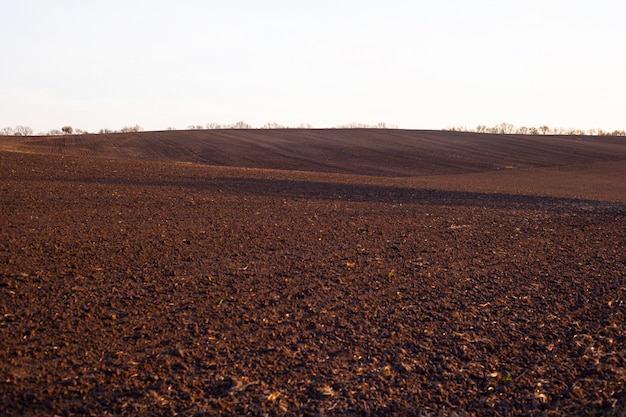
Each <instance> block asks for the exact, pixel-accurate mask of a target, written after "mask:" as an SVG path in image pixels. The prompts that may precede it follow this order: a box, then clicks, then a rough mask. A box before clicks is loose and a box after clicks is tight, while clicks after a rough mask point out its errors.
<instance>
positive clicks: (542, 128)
mask: <svg viewBox="0 0 626 417" xmlns="http://www.w3.org/2000/svg"><path fill="white" fill-rule="evenodd" d="M539 132H541V134H542V135H547V134H548V133H550V128H549V127H548V126H545V125H544V126H540V127H539Z"/></svg>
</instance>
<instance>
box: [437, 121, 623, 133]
mask: <svg viewBox="0 0 626 417" xmlns="http://www.w3.org/2000/svg"><path fill="white" fill-rule="evenodd" d="M444 130H448V131H451V132H475V133H493V134H501V135H502V134H503V135H569V136H585V135H590V136H626V131H624V130H613V131H608V130H604V129H588V130H582V129H563V128H552V127H549V126H545V125H544V126H539V127H526V126H521V127H516V126H514V125H512V124H511V123H500V124H497V125H494V126H485V125H478V126H476V128H474V129H471V128H470V129H468V128H466V127H465V126H463V127H449V128H447V129H444Z"/></svg>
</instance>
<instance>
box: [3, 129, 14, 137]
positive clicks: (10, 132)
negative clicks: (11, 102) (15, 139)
mask: <svg viewBox="0 0 626 417" xmlns="http://www.w3.org/2000/svg"><path fill="white" fill-rule="evenodd" d="M13 133H14V132H13V128H12V127H5V128H2V130H0V135H4V136H11V135H13Z"/></svg>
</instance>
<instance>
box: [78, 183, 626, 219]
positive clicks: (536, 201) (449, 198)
mask: <svg viewBox="0 0 626 417" xmlns="http://www.w3.org/2000/svg"><path fill="white" fill-rule="evenodd" d="M84 182H92V183H108V184H119V185H128V186H146V187H176V188H191V189H198V190H207V191H212V192H216V193H224V194H230V195H241V196H270V197H277V198H295V199H311V200H336V201H346V202H379V203H391V204H426V205H434V206H467V207H485V208H497V209H505V210H511V209H514V210H535V211H551V212H564V213H596V214H616V215H624V214H626V204H625V203H619V202H607V201H598V200H585V199H575V198H563V197H547V196H529V195H519V194H506V193H482V192H469V191H445V190H435V189H423V188H411V187H398V186H380V185H368V184H341V183H332V182H319V181H301V180H285V179H265V178H232V177H221V178H215V177H213V178H206V179H199V178H198V179H196V178H194V179H189V180H181V179H180V178H176V179H162V180H157V181H141V180H125V179H120V180H115V179H92V178H90V179H86V180H84Z"/></svg>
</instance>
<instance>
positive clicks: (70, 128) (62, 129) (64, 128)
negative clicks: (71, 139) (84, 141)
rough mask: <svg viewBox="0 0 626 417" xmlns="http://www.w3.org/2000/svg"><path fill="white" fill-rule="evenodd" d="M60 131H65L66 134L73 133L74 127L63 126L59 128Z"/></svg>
mask: <svg viewBox="0 0 626 417" xmlns="http://www.w3.org/2000/svg"><path fill="white" fill-rule="evenodd" d="M61 132H63V133H65V134H66V135H71V134H72V133H74V128H73V127H72V126H63V127H62V128H61Z"/></svg>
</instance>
